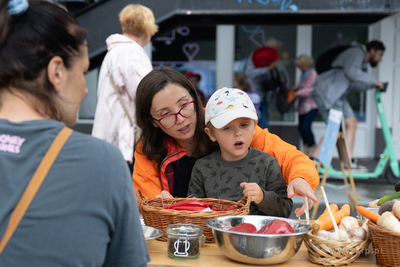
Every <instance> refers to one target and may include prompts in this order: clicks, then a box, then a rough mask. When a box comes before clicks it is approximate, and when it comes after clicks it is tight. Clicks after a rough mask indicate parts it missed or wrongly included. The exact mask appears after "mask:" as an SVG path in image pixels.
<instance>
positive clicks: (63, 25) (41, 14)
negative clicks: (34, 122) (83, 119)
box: [0, 0, 86, 120]
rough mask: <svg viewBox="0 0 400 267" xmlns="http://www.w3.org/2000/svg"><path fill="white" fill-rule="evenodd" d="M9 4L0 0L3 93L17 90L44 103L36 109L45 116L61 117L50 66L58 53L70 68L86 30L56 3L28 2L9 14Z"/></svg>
mask: <svg viewBox="0 0 400 267" xmlns="http://www.w3.org/2000/svg"><path fill="white" fill-rule="evenodd" d="M7 3H8V0H0V25H1V26H0V62H1V63H0V94H1V93H2V91H4V90H9V91H10V92H11V87H13V88H15V89H18V90H20V91H21V92H22V93H23V94H29V95H31V96H33V97H34V98H35V99H37V100H38V101H39V102H40V103H41V108H42V109H40V108H38V107H37V106H35V107H34V108H35V109H36V110H37V111H38V112H40V113H41V114H42V115H47V116H50V117H51V118H53V119H57V120H60V119H61V118H60V113H59V111H58V110H57V107H56V104H55V100H54V96H55V91H54V87H53V85H52V84H51V83H50V81H49V79H48V77H47V66H48V64H49V62H50V60H51V59H52V58H53V57H55V56H59V57H61V58H62V60H63V61H64V65H65V66H66V68H68V69H69V68H71V66H72V64H73V58H74V57H77V56H79V55H80V53H79V51H80V45H83V44H85V40H86V30H85V29H83V28H82V27H81V26H80V25H79V24H78V22H77V20H76V19H75V18H74V17H72V15H70V14H69V13H68V12H67V11H66V10H64V9H62V8H61V7H59V6H57V5H55V4H52V3H49V2H46V1H29V7H28V9H27V10H26V11H25V12H23V13H21V14H18V15H13V16H10V15H9V13H8V10H7ZM0 105H1V102H0ZM43 108H44V110H43Z"/></svg>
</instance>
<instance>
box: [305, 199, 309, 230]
mask: <svg viewBox="0 0 400 267" xmlns="http://www.w3.org/2000/svg"><path fill="white" fill-rule="evenodd" d="M304 202H305V204H306V222H307V223H308V224H310V216H309V213H308V198H307V197H306V196H305V197H304Z"/></svg>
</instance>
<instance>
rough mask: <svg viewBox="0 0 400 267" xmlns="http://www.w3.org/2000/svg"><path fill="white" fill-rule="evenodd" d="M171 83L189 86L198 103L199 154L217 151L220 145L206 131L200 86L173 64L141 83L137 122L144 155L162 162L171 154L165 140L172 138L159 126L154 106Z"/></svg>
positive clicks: (197, 148)
mask: <svg viewBox="0 0 400 267" xmlns="http://www.w3.org/2000/svg"><path fill="white" fill-rule="evenodd" d="M169 84H177V85H180V86H182V87H183V88H185V89H186V90H187V91H188V92H189V94H190V95H191V96H192V98H193V99H194V101H195V102H196V117H197V122H196V130H195V132H194V140H196V141H197V145H196V150H195V153H194V154H195V155H196V156H197V157H203V156H206V155H208V154H209V153H211V152H212V151H214V150H215V149H216V148H217V146H216V144H215V143H213V142H212V141H211V140H210V138H209V137H208V136H207V134H206V133H205V132H204V127H205V118H204V110H203V105H202V103H201V101H200V97H199V95H198V94H197V92H196V89H195V88H194V87H193V85H192V84H191V83H190V81H189V80H188V79H187V78H186V77H185V76H184V75H182V74H181V73H179V72H178V71H176V70H175V69H173V68H170V67H161V68H157V69H154V70H153V71H151V72H150V73H149V74H147V75H146V76H145V77H144V78H143V79H142V80H141V81H140V83H139V85H138V88H137V91H136V122H137V124H138V126H139V127H140V128H141V129H142V134H141V137H140V143H141V144H142V145H143V147H142V151H143V154H144V155H146V157H147V158H148V159H149V160H153V161H155V162H156V163H157V164H158V165H160V164H161V162H162V160H163V159H164V158H165V157H166V156H167V153H168V151H167V148H166V147H165V143H164V142H165V140H166V138H167V137H168V136H167V135H166V134H165V133H164V132H163V131H162V130H161V129H160V127H155V126H154V125H153V123H152V121H153V118H152V117H151V114H150V109H151V105H152V101H153V97H154V95H155V94H157V93H158V92H159V91H161V90H162V89H164V88H165V87H166V86H167V85H169Z"/></svg>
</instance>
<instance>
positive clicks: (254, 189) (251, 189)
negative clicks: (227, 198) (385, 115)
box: [240, 182, 264, 204]
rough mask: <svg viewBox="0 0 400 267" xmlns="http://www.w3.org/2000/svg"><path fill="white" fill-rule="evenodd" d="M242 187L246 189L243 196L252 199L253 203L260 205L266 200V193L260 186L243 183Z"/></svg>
mask: <svg viewBox="0 0 400 267" xmlns="http://www.w3.org/2000/svg"><path fill="white" fill-rule="evenodd" d="M240 186H241V187H243V188H244V189H243V195H244V196H247V197H251V201H253V202H254V203H256V204H259V203H260V202H261V201H262V200H263V199H264V193H263V191H262V190H261V188H260V186H259V185H258V184H256V183H245V182H243V183H241V184H240Z"/></svg>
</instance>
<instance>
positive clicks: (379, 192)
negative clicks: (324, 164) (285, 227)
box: [290, 161, 395, 218]
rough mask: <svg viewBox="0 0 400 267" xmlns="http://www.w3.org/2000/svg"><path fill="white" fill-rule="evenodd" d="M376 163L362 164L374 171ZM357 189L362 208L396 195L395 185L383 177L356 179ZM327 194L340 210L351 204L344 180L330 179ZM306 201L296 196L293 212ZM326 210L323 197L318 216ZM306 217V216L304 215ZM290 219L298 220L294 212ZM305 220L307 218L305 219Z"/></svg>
mask: <svg viewBox="0 0 400 267" xmlns="http://www.w3.org/2000/svg"><path fill="white" fill-rule="evenodd" d="M375 162H376V161H364V162H362V163H363V164H364V165H366V166H367V167H368V168H369V169H371V170H372V169H373V168H374V167H375V165H374V164H376V163H375ZM335 164H336V162H333V166H335ZM354 181H355V187H356V192H357V197H358V204H359V205H361V206H368V203H369V202H370V201H373V200H375V199H377V198H381V197H383V196H385V195H387V194H390V193H394V192H395V191H394V185H392V184H389V183H388V182H387V181H386V179H385V178H384V177H383V176H382V177H380V178H378V179H370V180H361V179H355V180H354ZM319 190H320V186H318V187H317V190H316V191H315V192H316V195H318V192H319ZM325 192H326V195H327V198H328V202H329V204H331V203H336V204H337V205H338V206H339V208H340V207H341V205H343V204H345V203H347V204H349V203H350V202H349V199H348V196H347V190H346V188H345V185H344V182H343V179H341V178H340V179H338V178H328V180H327V183H326V184H325ZM350 192H351V195H352V196H353V193H352V190H351V187H350ZM303 202H304V200H303V198H302V197H298V196H295V197H294V198H293V204H294V208H293V211H294V210H295V208H296V207H299V206H301V205H302V204H303ZM324 209H325V202H324V199H323V197H322V196H321V201H320V205H319V209H318V212H317V216H319V215H320V214H321V213H322V212H323V210H324ZM311 213H312V210H311V211H310V215H311ZM351 215H352V216H356V215H357V212H356V211H352V212H351ZM303 216H304V215H303ZM290 218H296V216H295V215H294V212H292V215H291V216H290ZM304 218H305V217H304Z"/></svg>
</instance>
